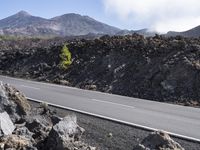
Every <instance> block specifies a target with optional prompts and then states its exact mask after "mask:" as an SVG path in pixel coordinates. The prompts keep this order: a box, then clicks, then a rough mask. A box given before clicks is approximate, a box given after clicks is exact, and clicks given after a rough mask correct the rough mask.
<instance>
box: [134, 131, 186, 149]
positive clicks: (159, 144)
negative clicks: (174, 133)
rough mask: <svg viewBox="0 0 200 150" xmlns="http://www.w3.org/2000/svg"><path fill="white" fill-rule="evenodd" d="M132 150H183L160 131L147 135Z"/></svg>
mask: <svg viewBox="0 0 200 150" xmlns="http://www.w3.org/2000/svg"><path fill="white" fill-rule="evenodd" d="M134 150H184V148H183V147H181V145H180V144H178V143H177V142H175V141H174V140H173V139H171V138H170V136H169V135H168V134H167V133H165V132H162V131H157V132H153V133H151V134H149V136H147V137H146V138H145V139H144V140H143V141H142V142H141V143H140V144H139V145H138V146H136V147H135V148H134Z"/></svg>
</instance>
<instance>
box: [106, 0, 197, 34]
mask: <svg viewBox="0 0 200 150" xmlns="http://www.w3.org/2000/svg"><path fill="white" fill-rule="evenodd" d="M104 5H105V10H106V12H108V13H111V14H115V15H117V16H118V17H119V18H121V19H122V20H123V21H124V22H126V21H129V22H130V20H131V22H132V24H133V27H134V24H135V25H136V26H141V27H142V26H144V27H145V25H147V26H149V27H150V28H151V29H155V30H157V31H159V32H166V31H169V30H176V31H184V30H188V29H190V28H192V27H195V26H197V25H200V0H104Z"/></svg>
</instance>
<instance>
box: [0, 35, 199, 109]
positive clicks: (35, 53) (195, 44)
mask: <svg viewBox="0 0 200 150" xmlns="http://www.w3.org/2000/svg"><path fill="white" fill-rule="evenodd" d="M66 42H67V43H68V47H69V50H70V51H71V53H72V64H71V65H70V67H69V68H68V69H67V70H62V69H60V68H59V65H58V64H59V63H60V56H59V55H60V52H61V49H62V46H63V43H66ZM28 45H30V46H28ZM0 73H1V74H5V75H10V76H16V77H22V78H29V79H30V78H31V79H34V80H39V81H45V82H53V83H58V84H63V85H68V86H74V87H78V88H84V89H91V90H98V91H103V92H108V93H114V94H120V95H125V96H131V97H138V98H143V99H149V100H154V101H161V102H169V103H176V104H182V105H189V106H200V94H199V93H200V39H190V38H183V37H168V38H167V37H162V36H155V37H147V38H145V37H143V36H140V35H136V34H134V35H131V36H130V35H129V36H114V37H109V36H104V37H101V38H98V39H94V40H84V39H83V40H80V39H77V40H70V41H69V40H67V39H54V40H38V41H37V40H36V41H31V40H24V41H23V40H21V41H15V42H14V43H12V42H10V41H9V40H7V41H1V42H0Z"/></svg>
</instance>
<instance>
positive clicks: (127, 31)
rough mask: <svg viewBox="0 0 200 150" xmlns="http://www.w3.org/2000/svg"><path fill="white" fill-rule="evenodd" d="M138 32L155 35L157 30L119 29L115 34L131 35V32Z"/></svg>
mask: <svg viewBox="0 0 200 150" xmlns="http://www.w3.org/2000/svg"><path fill="white" fill-rule="evenodd" d="M134 33H137V34H140V35H144V36H146V37H148V36H155V34H156V33H157V32H153V31H149V30H148V29H141V30H121V31H119V32H118V33H117V35H131V34H134Z"/></svg>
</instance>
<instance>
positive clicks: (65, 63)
mask: <svg viewBox="0 0 200 150" xmlns="http://www.w3.org/2000/svg"><path fill="white" fill-rule="evenodd" d="M71 57H72V56H71V52H70V51H69V49H68V47H67V45H66V44H65V45H64V46H63V48H62V50H61V54H60V58H61V61H60V68H61V69H67V68H68V67H69V65H71V64H72V60H71Z"/></svg>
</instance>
